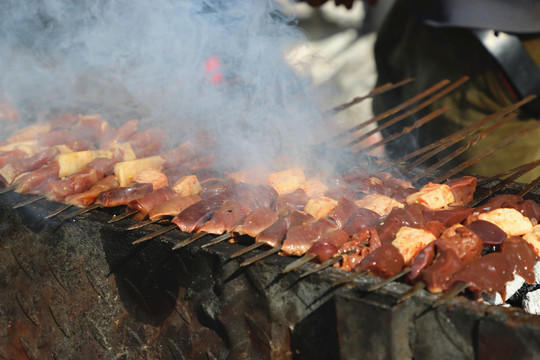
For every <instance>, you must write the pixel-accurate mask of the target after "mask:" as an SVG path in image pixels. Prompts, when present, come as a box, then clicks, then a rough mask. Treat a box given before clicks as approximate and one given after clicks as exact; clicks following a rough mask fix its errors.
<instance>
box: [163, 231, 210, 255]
mask: <svg viewBox="0 0 540 360" xmlns="http://www.w3.org/2000/svg"><path fill="white" fill-rule="evenodd" d="M174 226H176V225H174ZM206 235H208V233H207V232H205V231H201V232H200V233H197V234H195V235H193V236H192V237H190V238H188V239H186V240H183V241H180V242H179V243H178V244H176V245H174V246H173V247H172V249H173V250H177V249H180V248H183V247H184V246H188V245H189V244H191V243H193V242H195V241H197V240H199V239H200V238H202V237H204V236H206Z"/></svg>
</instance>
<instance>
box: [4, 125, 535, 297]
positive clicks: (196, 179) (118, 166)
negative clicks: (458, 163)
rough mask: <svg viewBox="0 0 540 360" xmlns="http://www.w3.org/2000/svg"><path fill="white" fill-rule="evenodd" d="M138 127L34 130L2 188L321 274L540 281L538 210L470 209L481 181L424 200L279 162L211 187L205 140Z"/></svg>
mask: <svg viewBox="0 0 540 360" xmlns="http://www.w3.org/2000/svg"><path fill="white" fill-rule="evenodd" d="M137 127H138V124H137V122H136V121H131V122H127V123H126V124H125V125H124V126H122V127H120V128H118V129H112V127H111V126H110V125H109V124H108V123H107V122H106V121H104V120H102V119H101V118H100V117H98V116H87V117H77V116H72V115H65V116H62V117H59V118H56V119H52V120H50V121H47V122H43V123H39V124H36V125H32V126H30V127H27V128H25V129H23V130H21V131H19V132H18V133H16V134H15V135H14V136H12V137H10V138H8V139H7V140H5V141H4V142H3V143H2V144H1V145H0V166H1V167H0V175H1V179H2V182H3V183H4V185H5V186H6V187H8V188H13V189H15V190H16V191H18V192H22V193H25V192H30V193H34V194H40V195H42V196H44V197H46V198H47V199H49V200H53V201H58V202H64V203H67V204H71V205H75V206H79V207H88V206H90V205H91V204H94V205H95V206H103V207H115V206H120V205H126V206H127V213H126V214H127V215H133V217H134V219H136V220H145V219H146V218H147V217H148V220H146V221H147V222H155V221H157V220H161V219H164V218H172V219H171V223H172V224H174V227H177V228H179V229H180V230H182V231H184V232H187V233H199V234H201V235H204V234H215V235H223V234H225V236H224V237H223V238H222V239H226V238H231V239H234V238H235V237H237V236H242V235H247V236H250V237H252V238H254V240H255V242H254V244H253V245H252V246H251V247H248V248H246V249H243V250H241V251H240V252H238V253H237V254H236V256H240V255H244V254H245V253H246V252H248V250H252V249H254V248H256V247H261V246H269V247H271V252H270V253H277V252H279V253H280V254H281V255H288V256H297V257H300V261H299V262H298V263H297V264H300V265H302V264H303V263H306V262H308V261H316V262H318V263H319V264H320V265H319V266H318V267H316V268H315V269H316V270H318V269H321V268H322V267H323V266H324V265H326V266H333V267H335V268H339V269H343V270H350V271H353V272H355V273H359V274H364V273H368V272H369V273H371V274H372V275H375V276H379V277H382V278H391V277H393V276H396V275H403V276H402V278H404V276H405V274H406V278H404V279H405V281H407V282H408V283H411V284H413V285H415V287H416V286H417V285H420V286H419V287H421V286H423V287H426V288H427V289H428V290H429V291H430V292H433V293H440V292H445V291H449V290H452V289H456V288H460V289H464V288H468V289H469V290H470V291H471V292H472V293H474V294H476V296H477V297H478V298H479V299H483V300H485V301H490V302H493V303H500V302H502V301H503V300H506V299H507V298H508V296H509V294H508V291H507V288H508V284H510V283H512V282H517V283H518V285H519V284H522V283H524V282H527V283H529V284H531V283H533V282H534V281H535V276H534V272H533V269H534V265H535V263H536V261H537V260H538V256H539V255H540V229H539V226H540V225H538V219H539V218H540V207H539V206H538V205H537V204H536V203H535V202H534V201H532V200H523V199H522V198H521V197H518V196H507V195H504V196H498V197H495V198H493V199H492V200H490V201H488V202H487V203H486V204H484V205H482V206H480V207H476V208H470V207H466V205H467V204H469V203H470V202H471V201H472V199H473V195H474V193H475V188H476V178H474V177H468V176H467V177H462V178H457V179H452V180H449V181H447V182H446V183H444V184H435V183H428V184H427V185H425V186H424V187H422V188H421V189H416V188H414V187H413V186H412V184H410V183H409V182H407V181H404V180H401V179H396V178H394V177H392V176H391V175H390V174H389V173H377V174H368V172H367V171H365V170H363V169H358V170H355V171H351V172H349V173H346V174H343V175H342V176H339V177H334V176H329V175H320V174H318V175H313V176H309V177H308V176H306V174H305V172H304V170H303V169H302V168H300V167H294V166H293V167H286V166H283V165H281V166H280V165H279V163H277V164H274V165H272V166H269V167H268V168H267V169H266V170H264V171H263V170H262V168H261V167H258V168H252V169H246V170H244V171H238V172H235V173H230V174H225V175H224V176H222V177H220V178H219V179H212V178H210V177H208V175H207V174H206V175H205V174H204V172H201V171H200V170H201V169H210V168H211V167H212V165H213V163H214V162H215V161H216V156H215V155H214V154H212V151H213V147H212V146H211V144H212V139H210V138H209V137H208V136H207V135H205V134H203V135H199V136H198V137H195V138H194V139H192V140H191V141H188V142H185V143H183V144H181V145H179V146H177V147H175V148H173V149H172V150H168V151H166V150H165V146H164V141H163V139H165V138H166V135H165V132H163V131H161V130H159V129H148V130H143V131H138V129H137ZM202 148H204V151H200V149H202ZM276 169H277V170H276ZM205 176H206V178H205ZM169 184H172V185H171V186H169ZM231 241H233V240H231ZM486 249H488V250H489V252H487V253H486ZM252 262H253V261H249V259H248V261H245V262H244V263H243V264H244V265H248V264H250V263H252ZM293 268H294V267H293V266H291V267H288V268H287V269H285V271H290V270H291V269H293ZM311 273H313V271H310V272H308V273H306V274H305V275H306V276H307V275H309V274H311Z"/></svg>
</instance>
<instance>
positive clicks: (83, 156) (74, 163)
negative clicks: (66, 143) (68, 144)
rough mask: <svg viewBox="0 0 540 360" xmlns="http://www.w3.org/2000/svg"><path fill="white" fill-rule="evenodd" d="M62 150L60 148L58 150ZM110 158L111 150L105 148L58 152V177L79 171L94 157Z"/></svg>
mask: <svg viewBox="0 0 540 360" xmlns="http://www.w3.org/2000/svg"><path fill="white" fill-rule="evenodd" d="M60 151H62V150H60ZM97 158H108V159H111V158H112V152H110V151H107V150H85V151H77V152H70V153H64V154H60V155H58V157H57V161H58V164H59V165H60V171H59V172H58V177H60V178H63V177H65V176H69V175H71V174H73V173H76V172H77V171H81V170H83V169H84V168H86V166H87V165H88V164H89V163H90V162H91V161H92V160H94V159H97Z"/></svg>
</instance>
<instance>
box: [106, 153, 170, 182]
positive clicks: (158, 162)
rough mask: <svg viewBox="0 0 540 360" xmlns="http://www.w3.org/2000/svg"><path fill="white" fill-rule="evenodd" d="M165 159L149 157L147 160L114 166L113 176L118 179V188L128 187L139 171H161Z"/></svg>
mask: <svg viewBox="0 0 540 360" xmlns="http://www.w3.org/2000/svg"><path fill="white" fill-rule="evenodd" d="M164 162H165V159H163V158H162V157H161V156H150V157H147V158H142V159H137V160H130V161H122V162H119V163H117V164H116V165H114V175H116V177H117V178H118V182H119V183H120V186H128V185H129V184H130V183H131V181H132V180H133V179H134V178H135V176H136V175H137V173H138V172H139V171H141V170H146V169H153V170H158V171H159V170H161V169H162V167H163V163H164Z"/></svg>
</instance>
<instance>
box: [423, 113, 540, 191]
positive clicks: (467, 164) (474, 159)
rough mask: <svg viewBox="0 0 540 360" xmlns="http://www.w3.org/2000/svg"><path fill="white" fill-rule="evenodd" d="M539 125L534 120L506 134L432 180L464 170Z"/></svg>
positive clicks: (447, 176) (442, 178)
mask: <svg viewBox="0 0 540 360" xmlns="http://www.w3.org/2000/svg"><path fill="white" fill-rule="evenodd" d="M539 126H540V123H539V122H536V123H534V124H533V125H531V126H528V127H526V128H525V129H522V130H520V131H517V132H515V133H514V134H512V135H511V136H508V137H507V138H505V139H504V140H502V141H500V142H498V143H497V144H495V145H494V146H493V147H491V148H489V149H486V150H485V151H483V152H481V153H479V154H478V155H476V156H474V157H472V158H471V159H469V160H468V161H465V162H463V163H461V164H459V165H457V166H455V167H454V168H453V169H451V170H449V171H448V172H447V173H446V174H443V175H441V176H439V177H438V178H436V179H434V180H433V182H435V183H440V182H443V181H445V180H446V179H449V178H450V177H452V176H454V175H456V174H457V173H460V172H462V171H463V170H465V169H466V168H468V167H470V166H472V165H474V164H476V163H477V162H479V161H480V160H482V159H483V158H485V157H486V156H488V155H491V154H493V153H494V152H495V151H497V150H499V149H501V148H503V147H505V146H506V145H508V144H510V143H511V142H513V141H516V140H517V139H519V138H520V137H521V136H523V135H525V134H527V133H528V132H530V131H533V130H534V129H536V128H538V127H539Z"/></svg>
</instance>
